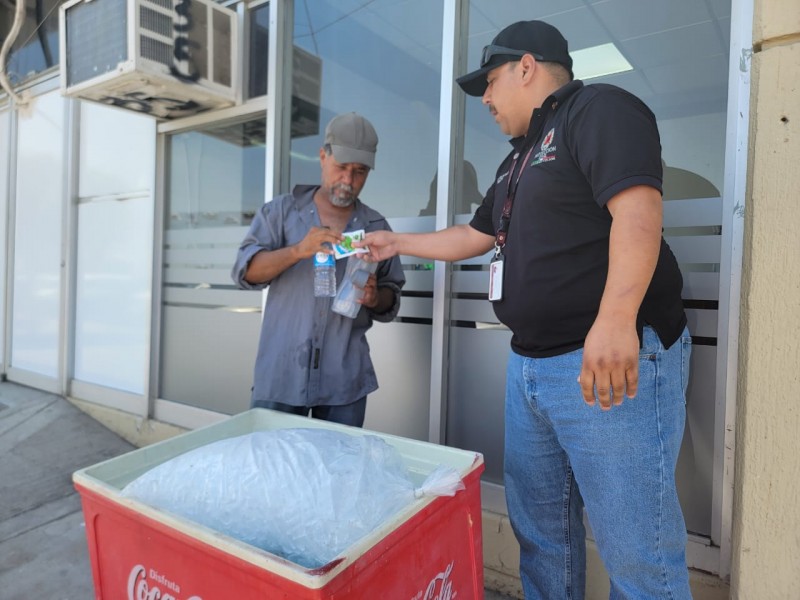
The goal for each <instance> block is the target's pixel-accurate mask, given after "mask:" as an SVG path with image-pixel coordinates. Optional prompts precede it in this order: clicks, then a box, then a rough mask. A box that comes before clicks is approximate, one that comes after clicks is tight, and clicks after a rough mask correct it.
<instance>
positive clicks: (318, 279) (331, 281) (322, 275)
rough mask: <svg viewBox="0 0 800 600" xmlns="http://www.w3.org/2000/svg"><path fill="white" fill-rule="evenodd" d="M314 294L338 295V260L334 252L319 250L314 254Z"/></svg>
mask: <svg viewBox="0 0 800 600" xmlns="http://www.w3.org/2000/svg"><path fill="white" fill-rule="evenodd" d="M314 295H315V296H317V297H323V298H326V297H327V298H332V297H333V296H335V295H336V260H335V259H334V258H333V254H327V253H325V252H317V253H316V254H315V255H314Z"/></svg>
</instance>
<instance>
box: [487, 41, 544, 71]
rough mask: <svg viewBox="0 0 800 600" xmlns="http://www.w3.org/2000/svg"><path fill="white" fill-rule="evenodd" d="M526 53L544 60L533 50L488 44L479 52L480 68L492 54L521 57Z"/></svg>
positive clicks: (490, 58)
mask: <svg viewBox="0 0 800 600" xmlns="http://www.w3.org/2000/svg"><path fill="white" fill-rule="evenodd" d="M526 54H530V55H531V56H532V57H533V58H535V59H536V60H544V57H543V56H542V55H541V54H536V53H535V52H529V51H527V50H517V49H516V48H506V47H505V46H494V45H492V44H490V45H488V46H484V47H483V52H482V53H481V68H483V67H485V66H486V65H487V64H489V61H490V60H492V57H494V56H499V55H505V56H520V57H522V56H525V55H526Z"/></svg>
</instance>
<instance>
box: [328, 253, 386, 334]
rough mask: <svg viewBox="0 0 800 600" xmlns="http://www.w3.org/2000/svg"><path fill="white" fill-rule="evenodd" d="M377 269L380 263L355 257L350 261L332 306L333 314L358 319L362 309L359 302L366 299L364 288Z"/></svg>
mask: <svg viewBox="0 0 800 600" xmlns="http://www.w3.org/2000/svg"><path fill="white" fill-rule="evenodd" d="M377 267H378V263H369V262H367V261H365V260H362V259H361V258H359V257H358V256H355V255H353V256H351V257H350V258H349V259H348V261H347V269H346V270H345V274H344V280H343V281H342V283H341V285H339V291H338V292H337V293H336V298H335V299H334V301H333V305H332V306H331V309H332V310H333V312H335V313H339V314H340V315H342V316H345V317H348V318H350V319H355V318H356V315H358V311H359V310H360V309H361V304H359V302H358V301H359V300H361V298H363V297H364V286H365V285H367V279H369V276H370V274H372V273H374V272H375V269H376V268H377Z"/></svg>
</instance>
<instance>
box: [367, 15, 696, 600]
mask: <svg viewBox="0 0 800 600" xmlns="http://www.w3.org/2000/svg"><path fill="white" fill-rule="evenodd" d="M458 84H459V85H460V86H461V87H462V89H464V91H465V92H467V93H468V94H470V95H472V96H482V100H483V103H484V104H485V105H486V106H487V107H488V108H489V112H490V114H491V115H492V116H493V117H494V119H495V121H496V122H497V124H498V125H499V127H500V129H501V131H502V132H503V133H505V134H506V135H509V136H510V137H511V138H512V139H511V144H512V146H513V149H512V151H511V153H510V154H509V155H508V157H507V158H506V159H505V160H504V161H503V162H502V164H501V165H500V168H499V169H498V170H497V176H496V179H495V182H494V184H493V185H492V186H491V187H490V188H489V190H488V192H487V194H486V196H485V198H484V201H483V204H482V205H481V206H480V207H479V208H478V209H477V210H476V212H475V215H474V216H473V219H472V221H471V222H470V224H469V225H456V226H454V227H450V228H448V229H444V230H441V231H438V232H433V233H427V234H394V233H386V232H378V233H375V234H371V235H368V236H367V238H366V240H365V244H366V245H368V246H369V248H370V251H371V255H372V257H373V259H375V260H379V259H385V258H386V257H388V256H393V255H395V254H407V255H415V256H420V257H423V258H429V259H439V260H462V259H465V258H469V257H473V256H479V255H482V254H484V253H486V252H487V251H489V250H490V249H492V248H494V258H493V260H492V262H491V264H490V268H489V280H490V283H489V299H490V300H491V301H492V302H493V304H494V309H495V313H496V315H497V317H498V318H499V320H500V321H501V322H502V323H504V324H505V325H507V326H508V327H509V329H510V330H511V332H512V334H513V336H512V338H511V352H510V355H509V361H508V370H507V378H506V409H505V410H506V414H505V436H506V441H505V467H504V468H505V490H506V499H507V503H508V510H509V516H510V519H511V523H512V526H513V528H514V532H515V534H516V536H517V539H518V540H519V542H520V548H521V558H520V571H521V577H522V583H523V588H524V590H525V597H526V598H528V599H533V598H542V599H546V600H551V599H554V598H572V599H578V598H583V594H584V587H585V542H584V539H585V531H584V526H583V521H582V513H583V508H584V506H585V508H586V510H587V514H588V517H589V521H590V523H591V526H592V530H593V533H594V537H595V539H596V541H597V546H598V550H599V552H600V556H601V557H602V559H603V562H604V563H605V566H606V569H607V571H608V573H609V575H610V578H611V596H612V597H613V598H647V599H655V598H671V599H683V598H690V597H691V592H690V590H689V583H688V571H687V568H686V559H685V544H686V528H685V524H684V521H683V516H682V513H681V508H680V505H679V503H678V496H677V492H676V488H675V466H676V462H677V458H678V452H679V449H680V445H681V439H682V435H683V429H684V420H685V392H686V384H687V378H688V364H689V355H690V351H691V338H690V337H689V334H688V331H687V330H686V315H685V314H684V310H683V304H682V300H681V289H682V278H681V274H680V271H679V269H678V265H677V262H676V260H675V257H674V256H673V254H672V252H671V251H670V249H669V247H668V246H667V244H666V242H665V241H664V240H663V238H662V236H661V222H662V206H661V181H662V166H661V146H660V141H659V135H658V129H657V126H656V120H655V117H654V115H653V114H652V112H651V111H650V110H649V109H648V108H647V106H645V105H644V104H643V103H642V102H641V101H640V100H639V99H638V98H636V97H634V96H632V95H631V94H629V93H628V92H626V91H624V90H622V89H620V88H617V87H614V86H610V85H604V84H596V85H584V84H583V83H582V82H581V81H575V80H573V74H572V59H571V57H570V55H569V52H568V49H567V41H566V40H565V39H564V38H563V36H562V35H561V33H560V32H559V31H558V30H557V29H555V28H554V27H552V26H550V25H548V24H546V23H543V22H541V21H524V22H519V23H514V24H513V25H510V26H509V27H507V28H506V29H504V30H503V31H501V32H500V33H499V34H498V35H497V37H495V39H494V40H493V41H492V43H491V44H490V45H488V46H486V47H485V48H484V49H483V54H482V56H481V63H480V68H479V69H477V70H476V71H473V72H472V73H469V74H467V75H465V76H463V77H460V78H459V79H458ZM581 400H583V402H582V401H581Z"/></svg>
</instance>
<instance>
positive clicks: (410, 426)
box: [290, 0, 443, 439]
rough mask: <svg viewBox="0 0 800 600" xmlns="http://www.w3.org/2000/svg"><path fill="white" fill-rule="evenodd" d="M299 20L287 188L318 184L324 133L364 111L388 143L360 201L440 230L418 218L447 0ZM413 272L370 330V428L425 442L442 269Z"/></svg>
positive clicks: (320, 0) (334, 10)
mask: <svg viewBox="0 0 800 600" xmlns="http://www.w3.org/2000/svg"><path fill="white" fill-rule="evenodd" d="M294 15H295V29H294V45H295V51H294V60H293V66H294V81H295V85H294V93H293V96H294V97H293V99H292V128H291V129H292V142H291V175H290V184H291V185H292V186H294V185H296V184H301V183H309V184H314V183H318V182H319V177H320V165H319V149H320V147H322V145H323V136H324V131H325V126H326V125H327V123H328V121H330V119H331V118H332V117H334V116H335V115H337V114H340V113H345V112H350V111H355V112H358V113H360V114H362V115H364V116H365V117H366V118H367V119H369V120H370V121H371V122H372V124H373V125H374V126H375V129H376V131H377V133H378V137H379V140H380V141H379V144H378V153H377V156H376V163H375V169H374V170H373V171H372V172H371V173H370V174H369V179H368V181H367V183H366V186H365V187H364V190H363V192H362V194H361V197H362V200H363V201H364V202H365V203H366V204H368V205H369V206H371V207H372V208H374V209H376V210H378V211H379V212H381V213H382V214H383V215H384V216H386V217H388V218H389V222H390V224H391V226H392V227H393V228H394V229H395V230H396V231H412V230H417V231H422V230H430V229H432V228H433V218H432V217H429V216H420V214H427V213H424V211H425V209H426V207H427V206H429V204H430V203H431V181H433V179H434V177H435V176H436V167H437V160H438V130H439V92H440V85H441V62H442V26H443V3H442V2H441V1H438V2H431V0H407V1H405V2H397V1H396V0H374V1H372V2H358V3H353V2H349V3H345V2H340V1H338V0H307V1H305V2H302V3H300V2H298V3H296V4H295V11H294ZM298 82H300V83H298ZM404 266H405V269H406V278H407V283H406V286H405V288H404V290H403V300H402V305H401V309H400V315H399V317H398V318H397V319H396V320H395V321H394V322H392V323H388V324H387V323H378V324H376V325H375V326H374V327H373V328H372V329H371V330H370V331H369V333H368V340H369V343H370V347H371V349H372V360H373V363H374V364H375V369H376V373H377V376H378V384H379V386H380V389H379V390H378V391H377V392H375V393H374V394H371V395H370V398H369V400H368V402H367V417H366V426H367V427H369V428H372V429H378V430H381V431H385V432H389V433H395V434H398V435H402V436H405V437H411V438H415V439H428V421H429V417H428V414H429V410H430V409H429V404H430V402H429V396H430V368H431V365H430V356H431V315H432V300H431V298H432V289H433V288H432V286H433V272H432V271H430V270H429V269H428V265H427V264H426V263H424V262H420V261H417V260H416V259H410V258H404Z"/></svg>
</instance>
